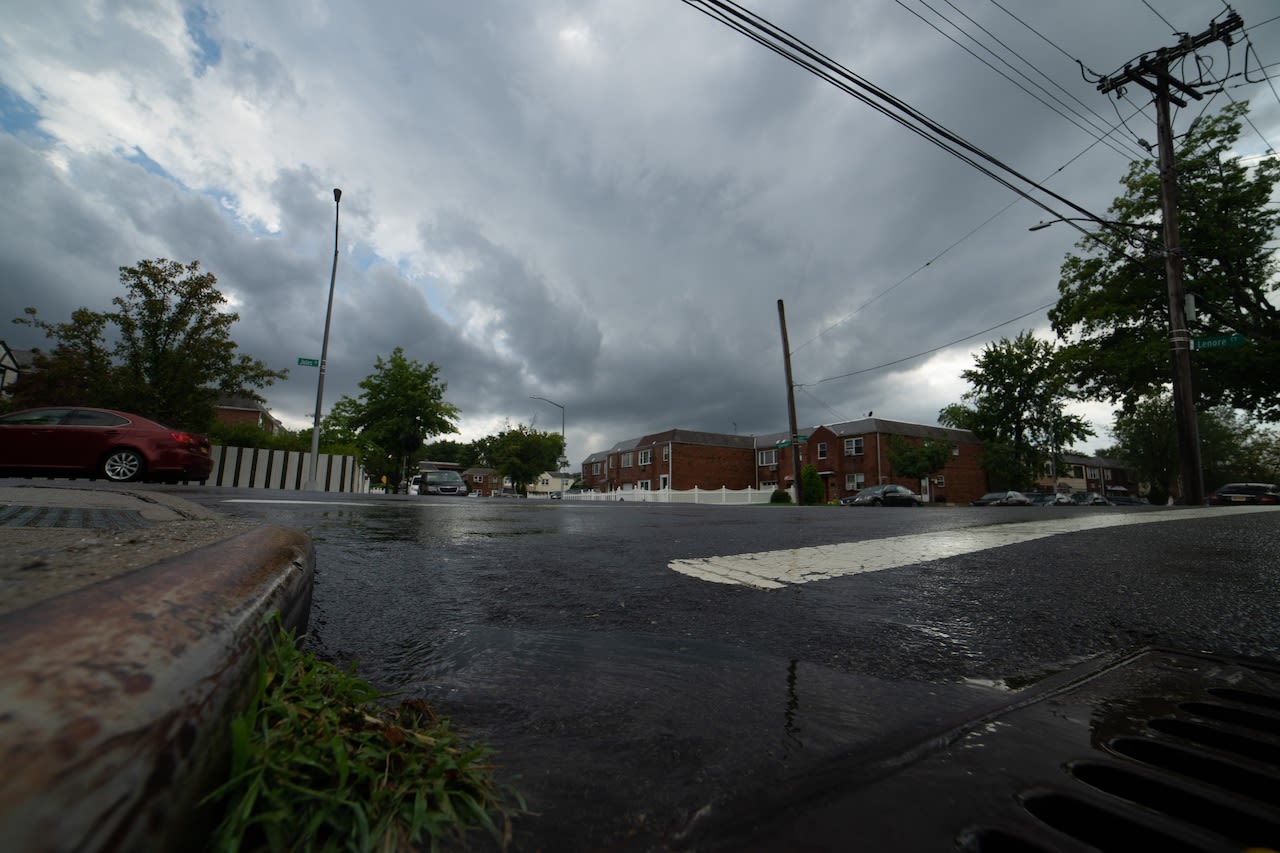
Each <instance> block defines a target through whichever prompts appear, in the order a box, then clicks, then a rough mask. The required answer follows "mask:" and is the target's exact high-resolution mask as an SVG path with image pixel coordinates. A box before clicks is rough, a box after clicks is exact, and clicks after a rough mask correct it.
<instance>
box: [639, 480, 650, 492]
mask: <svg viewBox="0 0 1280 853" xmlns="http://www.w3.org/2000/svg"><path fill="white" fill-rule="evenodd" d="M636 488H637V489H640V490H641V491H645V492H647V491H649V481H648V480H641V481H640V482H638V483H636Z"/></svg>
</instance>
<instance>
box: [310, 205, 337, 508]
mask: <svg viewBox="0 0 1280 853" xmlns="http://www.w3.org/2000/svg"><path fill="white" fill-rule="evenodd" d="M341 201H342V190H340V189H338V188H336V187H335V188H334V190H333V269H332V270H330V272H329V307H328V308H326V309H325V312H324V340H323V341H322V342H321V344H320V380H319V381H318V382H317V383H316V417H315V421H314V422H313V425H312V427H311V467H310V470H309V471H308V472H307V490H308V491H312V492H319V491H323V489H321V488H320V483H319V482H318V481H317V479H316V468H317V466H318V465H319V463H320V409H321V406H323V405H324V374H325V370H326V369H327V368H328V363H329V323H330V322H331V321H332V320H333V286H334V283H335V282H336V281H337V279H338V205H339V204H340V203H341Z"/></svg>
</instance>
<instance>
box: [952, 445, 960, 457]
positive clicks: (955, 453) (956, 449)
mask: <svg viewBox="0 0 1280 853" xmlns="http://www.w3.org/2000/svg"><path fill="white" fill-rule="evenodd" d="M951 455H952V456H959V455H960V445H958V444H953V445H951Z"/></svg>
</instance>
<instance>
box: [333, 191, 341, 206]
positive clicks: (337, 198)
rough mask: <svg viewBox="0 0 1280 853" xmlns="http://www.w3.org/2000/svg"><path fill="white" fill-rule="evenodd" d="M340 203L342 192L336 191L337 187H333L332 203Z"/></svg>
mask: <svg viewBox="0 0 1280 853" xmlns="http://www.w3.org/2000/svg"><path fill="white" fill-rule="evenodd" d="M340 201H342V190H340V189H338V188H337V187H334V188H333V203H334V204H337V203H338V202H340Z"/></svg>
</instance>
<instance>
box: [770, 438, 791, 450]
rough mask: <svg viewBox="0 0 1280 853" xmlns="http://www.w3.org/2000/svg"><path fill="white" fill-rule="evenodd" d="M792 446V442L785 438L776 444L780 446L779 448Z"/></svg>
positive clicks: (777, 446)
mask: <svg viewBox="0 0 1280 853" xmlns="http://www.w3.org/2000/svg"><path fill="white" fill-rule="evenodd" d="M790 446H791V442H790V441H789V440H787V439H785V438H784V439H782V441H779V442H778V443H777V444H775V445H774V447H776V448H778V449H779V450H781V449H782V448H784V447H790Z"/></svg>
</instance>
